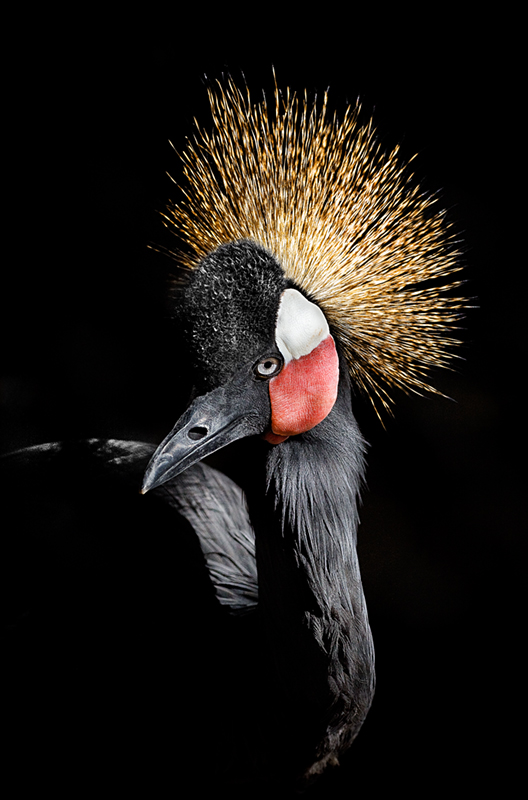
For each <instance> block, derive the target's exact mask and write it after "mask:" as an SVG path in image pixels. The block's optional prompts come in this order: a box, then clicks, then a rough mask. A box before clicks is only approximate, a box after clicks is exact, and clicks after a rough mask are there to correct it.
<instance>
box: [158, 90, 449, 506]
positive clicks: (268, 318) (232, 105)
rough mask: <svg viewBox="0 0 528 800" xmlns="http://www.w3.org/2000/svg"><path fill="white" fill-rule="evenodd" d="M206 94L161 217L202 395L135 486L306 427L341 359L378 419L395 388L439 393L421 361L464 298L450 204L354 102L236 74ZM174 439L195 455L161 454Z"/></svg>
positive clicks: (438, 350) (440, 345)
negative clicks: (425, 187)
mask: <svg viewBox="0 0 528 800" xmlns="http://www.w3.org/2000/svg"><path fill="white" fill-rule="evenodd" d="M209 96H210V103H211V111H212V117H213V130H212V132H211V133H208V132H206V131H205V130H203V129H201V128H198V129H197V131H196V133H195V137H194V140H189V141H188V144H187V147H186V149H185V151H184V152H183V153H182V154H181V160H182V165H183V177H184V181H185V185H183V186H182V190H183V191H182V199H181V200H180V202H179V203H175V204H170V205H169V206H168V208H167V211H166V213H165V214H164V215H163V217H164V221H165V224H166V225H167V227H169V228H170V230H171V231H172V232H173V233H174V234H175V236H176V237H178V239H179V240H180V242H181V244H182V245H183V246H181V247H179V248H178V249H175V251H174V252H173V253H171V255H172V256H173V257H174V259H175V261H176V262H177V263H178V265H179V266H180V267H181V268H183V272H185V273H186V278H185V279H184V280H183V281H182V284H183V288H182V290H181V296H180V308H181V311H180V316H181V317H182V320H183V324H184V328H185V330H186V338H187V344H188V346H189V349H190V351H191V353H192V355H193V359H194V364H195V367H196V387H197V390H198V393H199V394H201V395H203V399H197V400H195V401H194V403H193V404H192V406H191V408H190V409H188V411H187V412H186V413H185V414H184V416H183V417H182V418H181V420H180V421H179V423H178V425H177V426H176V428H175V429H174V431H173V432H172V433H171V434H170V436H169V437H168V438H167V439H166V440H165V442H164V443H163V444H162V446H161V448H160V450H159V451H158V453H157V454H156V455H155V457H154V459H153V462H152V463H151V465H150V467H149V470H148V471H147V476H146V480H145V486H144V490H145V491H146V490H147V489H148V488H150V487H152V486H154V485H158V484H159V482H160V481H161V480H162V479H163V480H166V479H167V478H168V477H171V476H174V475H176V474H177V472H178V471H181V470H180V467H181V468H182V469H183V468H185V467H184V466H183V465H184V464H190V463H192V461H193V460H196V457H200V458H201V457H203V456H204V455H206V454H207V453H211V452H213V451H214V450H216V449H218V448H219V447H222V446H224V445H225V444H227V443H228V442H229V441H233V440H234V439H236V438H239V437H241V436H247V435H251V434H255V433H256V434H260V435H264V436H265V437H266V438H267V439H268V441H270V442H271V443H273V444H278V443H280V442H282V441H284V439H285V438H287V437H289V436H295V435H298V434H300V433H302V432H305V431H307V430H309V429H310V428H312V427H314V426H315V425H317V424H318V423H319V422H320V421H321V420H322V419H324V418H325V417H326V415H327V414H328V413H330V411H331V409H332V406H333V403H334V402H335V399H336V396H337V389H338V382H339V363H340V359H341V363H342V365H343V366H342V369H345V370H347V371H348V373H349V374H350V377H351V380H352V382H353V384H354V386H355V387H357V389H358V390H359V391H360V392H362V393H363V394H364V395H365V396H366V397H367V398H368V399H369V400H370V401H371V402H372V403H373V405H374V407H375V409H376V412H377V413H378V416H379V415H380V412H381V411H383V410H385V411H387V410H388V411H389V412H390V410H391V403H392V395H391V389H393V388H395V387H397V388H400V389H403V390H404V391H407V392H409V391H412V392H416V393H424V392H436V390H435V389H434V387H432V386H431V385H430V384H429V382H428V372H429V370H430V369H431V368H432V367H437V366H447V365H448V364H449V361H450V359H451V358H452V356H453V353H452V346H453V345H454V344H457V340H456V339H454V338H453V336H452V331H453V329H455V328H456V324H455V323H456V322H457V320H458V319H459V318H460V316H461V311H462V309H463V308H464V300H463V299H462V298H459V297H454V296H453V289H454V287H457V286H458V285H459V282H449V281H448V282H447V283H443V284H442V285H438V279H439V278H441V279H443V278H445V276H448V275H451V273H453V272H456V271H457V270H459V269H460V264H459V258H458V256H459V253H458V251H457V245H456V239H455V236H454V234H453V233H452V231H451V229H450V224H449V223H448V222H447V220H446V215H445V212H444V211H442V210H438V209H437V207H436V202H437V197H436V196H434V195H433V196H432V195H428V194H427V193H426V192H423V191H422V190H421V189H420V187H419V186H418V185H417V184H416V183H415V182H414V181H413V176H412V174H411V173H410V171H409V166H408V165H407V164H405V163H403V162H402V160H401V158H400V156H399V152H398V148H397V147H396V148H395V149H394V150H393V151H392V152H389V153H385V152H383V150H382V149H381V147H380V144H379V142H378V141H377V139H376V135H375V131H374V128H373V126H372V124H371V122H367V124H361V123H360V121H359V118H360V109H359V106H358V107H355V108H353V107H349V108H348V109H347V111H346V113H345V115H344V117H343V118H342V119H341V120H338V118H337V116H335V115H334V116H333V117H331V116H330V115H329V113H328V108H327V105H328V96H327V94H325V95H324V97H323V101H322V104H320V105H319V106H318V104H317V101H315V102H314V103H313V104H311V103H309V101H308V99H307V96H306V94H305V96H304V100H303V101H302V102H301V101H300V100H299V98H297V97H296V95H295V94H292V93H290V91H289V90H287V92H286V93H285V94H283V93H281V92H280V91H279V89H278V88H277V87H276V89H275V97H274V100H275V103H274V106H273V104H271V105H270V106H268V104H267V101H266V98H264V100H262V101H261V102H257V103H255V102H253V101H252V99H251V97H250V95H249V91H248V92H247V93H244V92H243V91H241V90H239V89H238V88H237V87H236V85H235V83H234V82H233V81H232V80H231V79H228V80H227V82H226V83H225V84H221V83H219V84H218V86H217V87H216V88H215V87H212V88H211V89H210V92H209ZM242 384H243V385H244V391H242ZM242 397H244V398H245V400H244V403H245V404H246V410H245V411H244V410H243V409H242V406H243V400H242ZM213 398H215V399H214V402H215V403H216V404H217V406H218V408H220V407H222V408H223V409H224V410H223V411H222V412H221V413H220V417H221V418H222V420H223V421H222V422H220V421H219V420H218V421H217V422H216V423H215V424H213V422H212V420H211V416H210V415H211V404H212V403H213ZM222 404H224V405H223V406H222ZM235 417H236V419H235ZM218 426H219V427H218ZM189 437H190V439H189ZM176 443H178V448H180V447H182V446H183V445H185V448H191V450H192V453H193V456H192V458H191V456H190V455H189V454H187V455H185V456H181V458H180V455H178V457H177V458H176V456H174V455H171V457H170V458H169V454H172V453H173V451H174V450H175V447H176ZM191 443H192V444H191ZM178 452H179V451H178ZM174 458H176V461H174ZM182 459H183V460H182ZM189 459H190V460H189ZM176 462H177V463H178V464H179V466H178V467H177V466H176ZM169 464H171V465H172V466H170V467H169Z"/></svg>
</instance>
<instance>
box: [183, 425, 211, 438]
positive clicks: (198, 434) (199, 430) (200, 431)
mask: <svg viewBox="0 0 528 800" xmlns="http://www.w3.org/2000/svg"><path fill="white" fill-rule="evenodd" d="M207 434H208V430H207V428H203V427H201V426H197V427H196V428H191V430H190V431H188V432H187V436H188V438H189V439H194V440H195V441H196V440H197V439H203V438H204V436H207Z"/></svg>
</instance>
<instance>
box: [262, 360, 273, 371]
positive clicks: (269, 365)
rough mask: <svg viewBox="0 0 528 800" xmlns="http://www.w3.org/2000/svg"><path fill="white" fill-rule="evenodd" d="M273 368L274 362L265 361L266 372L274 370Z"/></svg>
mask: <svg viewBox="0 0 528 800" xmlns="http://www.w3.org/2000/svg"><path fill="white" fill-rule="evenodd" d="M273 366H274V364H273V361H265V362H264V369H265V370H269V369H272V368H273Z"/></svg>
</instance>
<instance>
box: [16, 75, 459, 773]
mask: <svg viewBox="0 0 528 800" xmlns="http://www.w3.org/2000/svg"><path fill="white" fill-rule="evenodd" d="M210 101H211V109H212V115H213V130H212V132H211V133H207V132H205V131H202V130H200V129H198V130H197V132H196V135H195V139H194V142H189V143H188V145H187V149H186V150H185V152H184V153H183V156H182V161H183V172H184V177H185V180H186V185H185V187H184V192H183V200H182V201H181V202H180V203H179V204H176V205H170V206H169V207H168V209H167V212H166V214H165V222H166V224H167V225H168V226H169V227H170V228H171V229H172V230H173V231H174V233H175V234H176V235H177V236H178V237H179V238H180V241H181V247H180V249H178V251H176V252H174V253H173V254H172V255H173V256H174V258H175V259H176V261H177V262H178V264H179V267H180V272H179V276H178V280H177V282H176V287H175V289H176V291H175V309H176V312H175V313H176V315H177V317H178V318H179V322H180V324H181V326H182V330H183V334H184V341H185V345H186V347H187V348H188V350H189V352H190V353H191V357H192V361H193V364H194V368H195V369H194V391H193V399H192V402H191V403H190V405H189V407H188V408H187V410H186V411H185V412H184V413H183V415H182V416H181V417H180V419H179V420H178V422H177V423H176V425H175V427H174V428H173V430H172V431H171V432H170V433H169V434H168V436H167V437H166V438H165V439H164V441H163V442H162V443H161V444H160V446H159V447H158V448H157V449H156V450H155V452H153V448H152V447H151V446H149V445H142V444H139V443H133V442H118V441H99V440H91V441H88V442H83V443H76V444H69V445H67V444H63V445H60V444H55V445H46V446H43V447H40V448H36V449H33V450H32V451H24V452H21V453H18V454H14V455H13V456H11V459H10V460H9V465H8V470H7V471H8V473H9V474H10V475H11V474H13V473H14V471H15V470H14V468H15V467H21V468H22V469H23V470H25V475H26V479H25V481H24V486H29V485H30V475H31V476H32V479H33V484H32V485H33V489H32V491H33V492H36V493H37V496H38V497H39V498H40V500H38V501H36V500H33V501H32V502H33V505H32V508H33V509H34V508H35V507H36V508H38V512H34V514H35V515H37V513H38V518H39V533H38V535H35V536H34V537H33V539H32V541H33V544H32V546H31V547H30V548H29V549H28V547H26V546H24V552H23V553H22V554H21V552H20V548H18V549H17V547H18V545H17V546H14V552H13V553H11V559H12V563H13V564H15V567H14V568H13V572H12V574H14V575H16V576H17V577H16V578H12V583H13V584H16V585H17V586H18V585H19V584H20V582H21V583H22V584H23V582H24V580H26V581H27V578H25V577H24V576H25V574H26V573H25V572H24V569H26V572H27V568H26V567H24V566H20V565H21V564H22V563H23V564H26V561H27V558H28V556H27V553H28V552H30V553H31V554H32V555H31V557H30V560H31V563H32V570H33V572H32V573H31V574H32V579H31V581H32V582H31V587H32V590H31V592H32V595H35V594H36V595H37V596H36V599H33V601H32V602H33V606H31V602H29V601H28V608H29V607H30V606H31V608H33V611H32V612H31V613H30V612H29V611H28V610H24V611H23V613H18V616H17V621H16V624H13V625H12V626H11V627H12V629H13V630H15V631H18V630H19V628H22V629H23V630H25V629H27V628H28V626H29V628H30V630H31V631H33V633H34V631H35V630H36V629H38V630H39V631H40V633H38V635H37V634H34V635H33V637H31V636H29V637H28V636H26V637H25V638H24V636H25V634H18V633H16V634H15V635H16V636H19V638H21V640H23V641H24V642H25V644H24V647H23V648H22V652H23V653H24V656H25V658H24V659H21V663H20V664H19V667H20V669H21V670H22V672H23V674H26V673H25V672H24V670H27V669H28V667H27V663H28V661H31V659H33V663H34V661H35V659H38V657H39V654H40V656H42V654H45V658H46V659H48V660H49V659H51V662H52V663H53V664H54V665H55V666H56V667H57V668H59V667H60V670H61V673H60V674H61V676H62V679H58V678H57V675H56V670H55V669H54V668H53V669H52V668H51V667H50V669H49V671H48V681H49V682H51V685H52V686H53V692H52V694H53V696H54V698H55V700H56V703H55V700H53V701H52V700H50V699H49V696H48V695H49V692H47V690H46V687H44V686H40V689H39V690H33V694H32V697H33V701H32V702H33V703H34V704H36V705H37V706H38V707H39V708H41V706H42V703H44V705H45V711H46V713H47V717H46V713H44V712H43V711H42V709H41V712H40V717H39V719H41V720H42V719H46V718H47V719H50V720H51V721H52V722H53V723H55V721H56V718H57V717H58V718H59V719H60V721H61V725H60V727H61V730H62V734H63V736H62V739H61V742H62V747H63V748H67V752H68V753H69V761H70V762H72V761H73V762H75V763H76V764H82V765H84V769H86V764H87V763H89V764H91V765H92V769H93V770H95V772H96V773H98V770H99V769H100V766H99V765H100V764H101V763H104V764H106V765H107V766H108V764H112V765H113V767H114V774H115V775H118V774H119V775H120V776H123V775H125V774H126V775H127V776H129V777H130V781H131V782H135V781H136V780H138V781H139V780H140V779H144V780H145V781H146V783H147V784H149V785H150V783H149V782H150V781H152V780H154V779H155V776H156V775H158V774H160V772H165V773H166V772H171V773H172V772H174V773H175V774H177V775H184V776H187V778H188V777H189V776H191V780H193V776H194V780H195V781H198V780H201V779H202V778H204V779H208V778H211V779H212V780H214V781H216V780H224V781H226V782H227V783H231V784H232V785H234V784H236V783H240V784H244V782H250V784H249V785H256V784H255V783H254V782H255V781H257V782H258V780H261V779H262V780H263V779H264V778H266V779H271V780H277V781H279V782H282V781H284V782H288V781H290V780H291V781H298V783H299V784H300V785H306V784H308V783H310V782H311V780H312V779H313V778H314V777H316V776H318V775H320V774H321V773H322V772H324V771H325V770H326V768H327V767H328V766H329V765H334V764H337V763H338V762H339V758H340V756H341V755H342V753H343V752H344V751H346V750H347V748H348V747H349V746H350V744H351V743H352V741H353V740H354V738H355V737H356V735H357V734H358V732H359V730H360V728H361V725H362V723H363V721H364V719H365V717H366V715H367V712H368V710H369V707H370V704H371V701H372V697H373V692H374V684H375V680H374V647H373V642H372V636H371V632H370V628H369V622H368V616H367V609H366V604H365V598H364V594H363V588H362V584H361V576H360V570H359V564H358V558H357V553H356V535H357V528H358V501H359V494H360V490H361V486H362V481H363V474H364V457H365V450H366V447H365V442H364V440H363V439H362V436H361V433H360V431H359V429H358V426H357V424H356V421H355V418H354V414H353V410H352V388H356V389H358V390H359V391H360V392H362V393H363V394H364V395H366V396H367V397H369V398H370V399H371V400H372V401H373V402H374V404H375V406H376V408H377V409H378V408H379V410H380V411H382V409H383V408H385V409H388V408H390V403H391V400H390V395H389V390H390V388H391V387H400V388H403V389H405V390H412V391H417V392H422V391H434V389H432V387H431V386H429V385H428V384H427V371H428V369H429V368H430V367H432V366H446V365H447V363H448V360H449V357H450V352H449V348H450V345H452V344H453V342H454V340H453V339H452V336H451V332H450V329H451V328H453V326H454V323H455V321H456V320H457V319H458V317H459V314H460V309H461V306H462V304H463V301H462V300H461V299H460V298H453V297H452V294H451V293H450V292H448V291H447V290H450V289H452V287H453V286H454V285H455V284H453V283H451V284H450V285H440V286H438V285H437V284H438V281H437V280H436V279H438V278H441V277H443V276H446V275H448V274H450V273H452V272H454V271H455V270H456V269H457V268H458V267H457V253H456V249H455V245H454V242H453V239H452V235H451V234H450V232H449V228H448V226H447V224H446V222H445V217H444V214H443V212H441V211H436V210H435V208H434V202H435V200H434V198H431V197H430V196H428V195H426V194H424V193H422V192H421V191H420V190H419V188H418V187H417V186H415V185H413V183H412V178H411V176H410V175H409V173H408V169H407V167H406V165H404V164H402V163H401V161H400V159H399V156H398V152H397V149H396V150H394V151H393V152H391V153H388V154H386V153H384V152H382V150H381V149H380V146H379V144H378V143H377V141H376V139H375V135H374V131H373V129H372V126H371V125H370V124H367V125H364V126H362V125H361V124H360V123H359V121H358V110H357V109H349V110H348V111H347V112H346V114H345V116H344V118H343V119H342V120H341V121H338V120H337V118H336V117H334V118H330V117H329V116H328V113H327V97H326V96H325V97H324V99H323V102H322V105H321V106H320V107H317V105H316V104H314V105H313V107H311V106H310V105H309V104H308V102H307V100H306V98H305V99H304V102H302V103H300V102H299V101H298V99H297V98H296V97H295V96H294V95H290V94H289V93H287V94H286V95H284V96H283V95H282V94H281V93H280V92H279V91H278V90H277V91H276V95H275V107H274V109H271V110H270V109H268V106H267V103H266V100H265V99H264V100H263V101H262V102H260V103H253V102H252V101H251V99H250V97H249V94H245V93H243V92H241V91H239V90H238V89H237V88H236V86H235V85H234V83H232V82H231V81H228V82H227V83H226V84H225V85H224V86H223V87H222V86H219V87H217V89H216V90H213V89H212V90H211V91H210ZM435 280H436V282H435ZM420 284H424V285H423V286H420ZM245 437H252V441H251V447H252V451H253V454H252V457H251V459H250V460H249V461H248V463H247V471H248V473H252V474H253V475H254V477H253V479H252V480H251V481H250V482H249V484H248V486H249V488H248V491H247V497H244V495H243V493H242V491H241V489H239V487H238V486H236V484H234V483H233V482H232V481H231V480H230V479H229V478H227V477H226V476H225V475H223V474H222V473H220V472H218V471H217V470H215V469H213V468H212V467H210V466H208V465H206V464H204V463H203V459H204V458H205V457H207V456H209V455H211V454H213V453H214V452H215V451H217V450H219V449H220V448H223V447H226V446H227V445H229V444H231V443H233V442H235V441H236V440H238V439H241V438H245ZM147 462H148V466H147ZM73 465H75V468H74V466H73ZM145 467H146V471H145V473H144V479H143V483H142V493H143V494H146V493H147V492H148V495H147V497H142V496H140V495H139V493H138V492H139V489H140V488H141V480H140V477H141V474H142V472H143V471H144V470H145ZM59 472H60V477H59ZM51 485H53V487H55V492H56V487H57V486H59V485H60V486H61V487H62V488H61V492H62V497H63V498H66V497H67V498H68V500H67V503H68V505H67V512H66V513H64V512H63V511H62V510H61V511H60V513H58V512H57V509H56V506H55V505H54V501H53V499H52V498H53V497H56V494H55V495H54V494H53V490H52V488H51ZM35 486H36V487H37V489H35ZM107 486H110V487H111V488H108V489H107V488H106V487H107ZM39 492H40V494H39ZM85 492H90V497H91V498H92V504H88V506H86V505H84V502H85V501H84V500H83V499H80V500H79V504H78V506H79V508H80V509H81V512H79V513H78V512H77V510H74V509H73V506H74V505H75V498H77V496H78V495H79V494H82V497H83V498H84V495H85ZM32 496H33V497H35V494H33V495H32ZM101 497H102V498H103V499H102V500H100V499H99V500H98V501H97V502H102V503H105V504H106V505H105V513H104V519H105V526H104V532H102V528H101V517H99V516H96V514H95V512H93V511H92V510H91V509H92V505H93V502H95V501H94V500H93V498H101ZM116 498H117V501H116ZM116 502H118V510H117V511H115V512H114V511H108V510H107V509H109V508H114V506H115V504H116ZM35 503H37V506H35ZM39 503H40V505H39ZM75 508H77V506H76V507H75ZM125 513H126V515H128V516H127V522H124V521H123V520H124V517H123V514H125ZM44 518H46V519H51V520H52V521H51V522H49V523H44V522H43V520H44ZM73 523H75V524H73ZM34 527H36V523H35V524H34ZM42 531H44V532H42ZM138 531H139V532H138ZM72 538H73V539H74V540H75V542H76V543H77V545H78V547H77V548H76V549H75V553H74V552H73V550H74V548H73V547H72V546H71V540H72ZM57 543H60V545H61V546H60V547H58V545H57ZM79 550H81V551H82V553H83V559H80V558H79V556H78V551H79ZM51 552H53V553H55V554H56V553H57V552H60V554H61V555H60V556H55V555H54V556H53V557H52V556H50V553H51ZM80 561H82V566H79V563H80ZM17 582H18V583H17ZM35 586H38V587H40V588H39V589H38V590H35ZM57 587H59V588H57ZM15 593H16V592H15ZM43 598H44V599H43ZM65 598H66V600H65ZM20 603H22V601H20ZM20 603H19V605H18V606H17V608H22V607H23V603H22V605H20ZM15 605H16V604H15ZM42 608H44V609H45V611H44V612H43V611H42ZM72 608H73V609H74V611H71V609H72ZM35 609H36V611H35ZM15 616H16V614H15ZM35 619H36V622H35ZM57 619H59V622H57V621H56V620H57ZM79 620H80V621H79ZM24 626H25V627H24ZM42 631H44V633H42ZM79 631H81V632H82V633H79ZM27 641H29V642H30V644H27ZM35 642H37V644H35ZM50 642H51V644H50ZM24 648H26V649H24ZM28 648H29V649H28ZM53 648H55V650H54V649H53ZM57 649H58V651H59V652H60V653H61V657H60V658H59V657H57V656H56V655H53V653H54V652H56V651H57ZM50 654H51V655H50ZM26 657H27V660H25V659H26ZM22 662H23V663H22ZM87 665H88V666H87ZM26 678H27V684H28V685H31V684H32V679H31V677H30V676H29V675H27V676H26ZM175 686H176V687H177V688H175ZM65 687H66V688H65ZM43 697H44V698H46V699H44V700H43V699H42V698H43ZM57 698H62V699H61V700H60V702H59V700H58V699H57ZM39 704H40V705H39ZM45 727H46V726H45V725H43V730H44V729H45ZM65 731H67V732H69V731H71V732H72V733H71V737H70V736H69V735H67V734H66V733H65ZM75 741H79V742H81V744H82V746H81V747H80V750H81V751H82V753H81V754H80V753H79V752H78V750H77V749H76V748H75V746H74V744H72V742H75ZM101 742H102V743H103V744H101ZM74 751H75V752H74ZM116 764H117V765H118V766H117V767H116ZM47 766H48V767H49V763H48V764H47ZM88 772H89V770H88ZM116 780H117V779H116ZM251 782H253V784H251ZM193 785H194V784H193Z"/></svg>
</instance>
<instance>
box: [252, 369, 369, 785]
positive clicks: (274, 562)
mask: <svg viewBox="0 0 528 800" xmlns="http://www.w3.org/2000/svg"><path fill="white" fill-rule="evenodd" d="M364 450H365V446H364V442H363V440H362V438H361V434H360V433H359V430H358V428H357V425H356V422H355V420H354V417H353V415H352V409H351V404H350V391H349V388H348V385H347V383H346V382H344V381H343V382H342V385H341V386H340V393H339V397H338V401H337V403H336V405H335V407H334V409H333V411H332V412H331V414H330V415H329V416H328V417H327V418H326V419H325V420H324V421H323V422H322V423H321V424H320V425H318V426H317V427H316V428H314V429H313V430H312V431H310V432H309V433H306V434H303V435H301V436H297V437H292V438H291V439H289V440H287V441H286V442H284V443H282V444H281V445H279V446H277V447H275V448H272V449H271V451H270V454H269V456H268V460H267V482H268V493H267V502H268V509H267V513H265V510H264V509H261V510H260V524H257V526H256V527H257V531H256V532H257V566H258V573H259V608H260V609H261V613H262V615H263V618H264V623H265V625H266V630H267V636H268V642H269V646H270V648H271V649H272V651H273V655H274V659H275V663H276V666H277V667H278V670H279V675H280V679H281V681H282V683H283V685H284V687H285V691H286V692H287V694H288V696H289V697H290V698H293V699H294V705H295V706H296V708H297V713H298V714H300V715H301V717H303V718H304V719H305V722H306V725H307V729H310V730H311V731H312V733H311V734H310V735H312V734H313V737H315V739H314V763H315V764H316V766H315V767H314V770H315V771H318V769H319V768H323V767H324V765H325V763H326V762H328V761H331V760H333V759H334V758H335V757H336V756H337V754H338V753H339V751H341V750H342V749H344V748H346V747H347V746H348V744H349V743H350V741H351V740H352V739H353V738H354V736H355V735H356V733H357V732H358V730H359V727H360V726H361V723H362V722H363V719H364V717H365V715H366V713H367V711H368V708H369V706H370V702H371V699H372V693H373V689H374V666H373V665H374V653H373V646H372V638H371V634H370V628H369V625H368V618H367V611H366V606H365V599H364V595H363V589H362V585H361V577H360V572H359V565H358V559H357V553H356V531H357V526H358V511H357V503H358V492H359V489H360V486H361V482H362V476H363V464H364ZM317 764H318V765H319V766H317Z"/></svg>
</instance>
